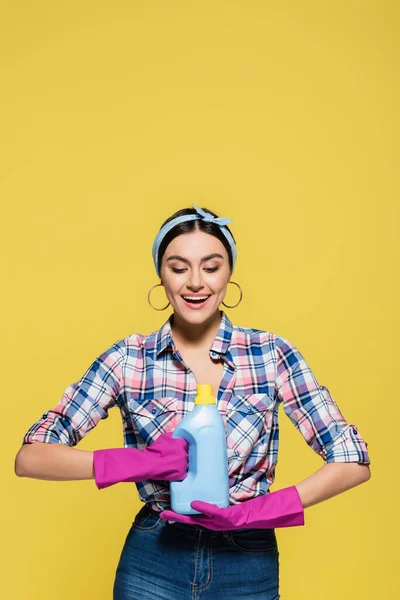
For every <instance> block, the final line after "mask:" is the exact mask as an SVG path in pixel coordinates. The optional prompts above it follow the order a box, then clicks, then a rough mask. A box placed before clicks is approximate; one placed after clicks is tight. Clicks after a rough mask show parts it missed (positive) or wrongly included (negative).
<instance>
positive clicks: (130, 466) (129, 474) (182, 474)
mask: <svg viewBox="0 0 400 600" xmlns="http://www.w3.org/2000/svg"><path fill="white" fill-rule="evenodd" d="M188 447H189V445H188V442H187V441H186V440H184V439H182V438H173V437H172V431H168V432H167V433H162V434H161V435H160V436H159V437H158V438H157V439H156V441H155V442H153V443H152V444H150V446H147V447H146V448H143V450H136V448H108V449H106V450H95V451H94V457H93V469H94V479H95V483H96V485H97V487H98V488H99V490H101V489H103V488H106V487H109V486H110V485H114V484H115V483H119V482H122V481H144V480H145V479H161V480H166V481H181V480H182V479H185V478H186V477H187V472H188V468H189V455H188Z"/></svg>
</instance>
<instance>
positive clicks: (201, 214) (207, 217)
mask: <svg viewBox="0 0 400 600" xmlns="http://www.w3.org/2000/svg"><path fill="white" fill-rule="evenodd" d="M192 206H193V208H194V209H195V210H196V213H197V214H191V215H182V216H181V217H176V219H172V221H169V222H168V223H166V224H165V225H164V227H162V228H161V229H160V231H159V232H158V233H157V236H156V239H155V240H154V243H153V250H152V252H153V261H154V266H155V268H156V271H157V275H158V276H159V277H160V270H159V265H158V251H159V249H160V245H161V242H162V241H163V239H164V237H165V235H166V234H167V233H168V232H169V231H171V229H172V228H173V227H175V225H178V224H179V223H185V222H186V221H194V220H195V219H198V220H200V219H201V220H203V221H207V222H208V223H215V224H216V225H218V226H219V227H220V229H221V231H222V233H223V234H224V236H225V237H226V239H227V240H228V243H229V246H230V249H231V252H232V271H233V269H234V268H235V263H236V256H237V252H236V244H235V242H234V239H233V237H232V235H231V234H230V233H229V231H228V229H227V228H226V227H225V225H228V223H231V222H232V219H226V218H224V217H214V216H213V215H212V214H211V213H209V212H206V211H205V210H203V209H201V208H199V207H198V206H196V205H195V204H192Z"/></svg>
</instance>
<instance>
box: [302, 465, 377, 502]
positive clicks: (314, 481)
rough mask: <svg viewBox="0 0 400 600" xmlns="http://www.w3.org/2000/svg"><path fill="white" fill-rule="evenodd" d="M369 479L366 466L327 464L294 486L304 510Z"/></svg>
mask: <svg viewBox="0 0 400 600" xmlns="http://www.w3.org/2000/svg"><path fill="white" fill-rule="evenodd" d="M370 477H371V473H370V469H369V466H368V465H365V464H359V463H354V462H351V463H327V464H324V465H323V466H322V467H321V468H320V469H319V470H318V471H316V472H315V473H313V474H312V475H310V476H309V477H307V479H304V480H303V481H301V482H300V483H298V484H296V488H297V491H298V493H299V496H300V499H301V502H302V504H303V507H304V508H307V507H309V506H313V505H314V504H318V503H319V502H323V501H324V500H328V499H329V498H332V497H333V496H337V495H338V494H341V493H342V492H345V491H346V490H349V489H351V488H353V487H355V486H357V485H360V483H364V482H365V481H368V479H369V478H370Z"/></svg>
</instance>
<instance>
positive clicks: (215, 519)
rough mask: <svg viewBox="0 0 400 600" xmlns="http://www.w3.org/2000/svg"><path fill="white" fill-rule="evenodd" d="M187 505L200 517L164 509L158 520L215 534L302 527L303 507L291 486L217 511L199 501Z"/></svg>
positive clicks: (212, 505) (296, 492)
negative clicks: (190, 526) (195, 526)
mask: <svg viewBox="0 0 400 600" xmlns="http://www.w3.org/2000/svg"><path fill="white" fill-rule="evenodd" d="M190 506H191V507H192V508H194V509H195V510H198V511H200V512H202V513H203V514H202V515H181V514H179V513H176V512H174V511H173V510H163V511H162V512H161V513H160V517H161V518H162V519H165V520H167V521H168V520H169V521H179V522H180V523H187V524H188V525H202V526H203V527H206V528H207V529H213V530H214V531H223V530H225V529H242V528H245V529H246V528H247V529H249V528H253V527H254V528H258V529H273V528H274V527H295V526H297V525H304V508H303V505H302V503H301V500H300V496H299V493H298V491H297V488H296V486H294V485H293V486H291V487H288V488H283V489H282V490H277V491H276V492H269V493H267V494H264V495H263V496H258V497H257V498H252V499H251V500H246V501H245V502H242V503H240V504H234V505H233V506H228V507H227V508H219V507H218V506H217V505H216V504H210V503H209V502H203V501H201V500H193V502H191V503H190Z"/></svg>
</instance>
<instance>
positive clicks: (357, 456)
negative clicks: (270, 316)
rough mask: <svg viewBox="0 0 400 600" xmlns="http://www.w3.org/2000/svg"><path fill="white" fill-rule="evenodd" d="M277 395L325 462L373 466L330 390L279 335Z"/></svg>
mask: <svg viewBox="0 0 400 600" xmlns="http://www.w3.org/2000/svg"><path fill="white" fill-rule="evenodd" d="M275 347H276V351H277V356H276V366H277V367H276V368H277V373H276V396H277V398H278V400H279V401H281V402H282V404H283V409H284V412H285V413H286V415H287V416H288V417H289V418H290V420H291V421H292V423H293V424H294V425H295V427H296V428H297V429H298V430H299V431H300V433H301V434H302V436H303V438H304V439H305V441H306V442H307V444H308V445H309V446H310V447H311V448H312V449H313V450H314V451H315V452H316V453H317V454H319V455H320V456H321V457H322V458H323V459H324V461H325V462H326V463H331V462H357V463H363V464H370V459H369V455H368V444H367V443H366V442H365V440H364V439H363V438H362V436H361V434H360V432H359V431H358V427H356V425H354V424H352V423H348V422H347V421H346V419H345V418H344V416H343V415H342V413H341V412H340V410H339V407H338V405H337V404H336V402H335V401H334V399H333V398H332V396H331V394H330V392H329V390H328V388H326V387H325V386H321V385H319V384H318V382H317V380H316V378H315V376H314V375H313V373H312V371H311V369H310V367H309V366H308V364H307V363H306V361H305V359H304V357H303V356H302V354H301V353H300V352H299V350H298V349H297V348H296V347H295V346H294V345H293V344H292V343H291V342H289V341H288V340H286V339H284V338H282V337H280V336H277V337H276V340H275Z"/></svg>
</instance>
